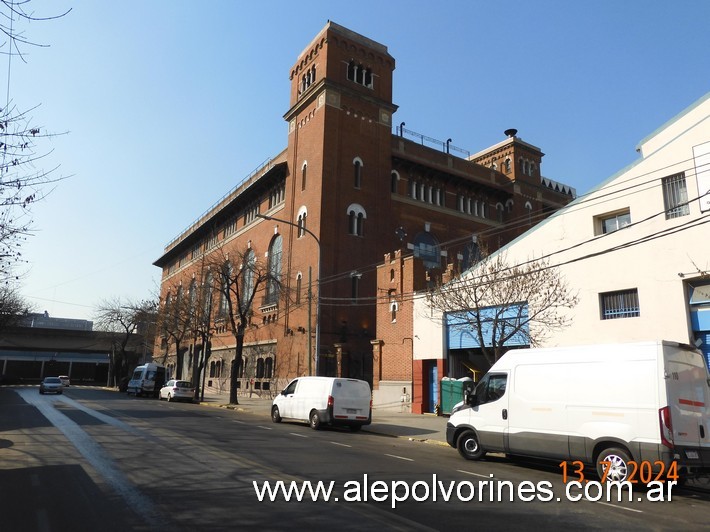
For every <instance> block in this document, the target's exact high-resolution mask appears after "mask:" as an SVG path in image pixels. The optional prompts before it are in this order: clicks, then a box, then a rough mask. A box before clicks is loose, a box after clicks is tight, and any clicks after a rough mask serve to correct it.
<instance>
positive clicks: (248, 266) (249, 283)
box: [239, 249, 256, 312]
mask: <svg viewBox="0 0 710 532" xmlns="http://www.w3.org/2000/svg"><path fill="white" fill-rule="evenodd" d="M255 264H256V256H255V255H254V250H252V249H249V250H247V252H246V253H245V254H244V263H243V264H242V290H241V293H240V294H239V297H240V299H241V301H240V302H239V306H240V307H241V309H242V312H246V311H247V310H248V307H249V301H250V300H251V299H252V296H253V294H252V292H253V291H254V266H255Z"/></svg>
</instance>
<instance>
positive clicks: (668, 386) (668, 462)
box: [446, 341, 710, 482]
mask: <svg viewBox="0 0 710 532" xmlns="http://www.w3.org/2000/svg"><path fill="white" fill-rule="evenodd" d="M610 368H613V374H614V375H632V376H633V378H629V379H626V380H625V381H624V384H623V386H622V385H620V386H606V387H604V389H603V393H599V390H600V383H604V382H606V380H608V379H609V378H610V371H611V370H610ZM541 382H544V383H545V384H544V385H542V386H541V385H540V383H541ZM707 427H710V387H709V386H708V370H707V367H706V363H705V359H704V357H703V355H702V353H701V352H700V351H698V350H696V349H693V348H691V347H689V346H685V345H683V344H678V343H676V342H668V341H651V342H637V343H618V344H608V345H587V346H567V347H550V348H541V349H511V350H510V351H508V352H507V353H506V354H505V355H503V357H502V358H501V359H500V360H498V362H496V363H495V364H494V365H493V367H491V369H490V370H489V371H488V373H487V374H486V375H485V376H484V377H483V378H482V379H481V381H480V382H479V384H478V386H477V387H476V389H475V391H474V393H473V395H470V396H469V397H468V398H467V400H466V401H465V402H464V403H460V404H459V405H457V406H456V407H454V409H453V412H452V414H451V417H450V418H449V421H448V423H447V425H446V440H447V442H448V443H449V445H451V446H452V447H455V448H457V449H458V451H459V453H460V454H461V456H463V457H464V458H466V459H468V460H479V459H481V458H483V456H484V455H485V454H486V453H487V452H499V453H506V454H508V455H510V456H519V457H528V458H535V459H544V460H552V461H553V463H555V464H558V463H560V461H561V460H562V461H570V462H572V461H575V462H574V463H575V464H577V463H580V465H581V466H583V465H584V464H588V465H590V466H593V468H595V469H596V471H597V473H598V475H599V477H600V478H608V479H609V480H615V481H620V482H623V481H625V480H627V475H633V474H634V473H635V466H636V465H638V466H639V468H640V469H639V472H640V471H641V465H645V466H648V467H649V470H648V474H651V472H652V471H653V477H654V478H655V479H657V480H658V479H659V478H660V475H662V474H663V473H664V471H669V472H670V471H671V470H672V469H671V468H675V467H677V470H678V472H679V473H680V474H681V476H682V475H684V474H685V473H691V472H692V471H693V470H694V469H697V472H702V471H703V470H704V468H706V467H707V464H708V463H710V447H708V444H707V443H706V442H707V433H706V430H707ZM632 462H634V464H633V465H632V464H631V463H632ZM672 464H675V465H672ZM644 469H645V468H644ZM579 471H581V469H580V470H579ZM664 479H665V477H664ZM633 480H635V479H633Z"/></svg>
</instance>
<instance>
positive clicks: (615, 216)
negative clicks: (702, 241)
mask: <svg viewBox="0 0 710 532" xmlns="http://www.w3.org/2000/svg"><path fill="white" fill-rule="evenodd" d="M661 189H662V192H663V210H664V211H665V215H666V220H670V219H672V218H678V217H680V216H687V215H689V214H690V206H689V203H688V188H687V184H686V181H685V174H684V173H680V174H675V175H672V176H668V177H664V178H663V179H661ZM629 225H631V210H630V209H629V208H626V209H621V210H619V211H614V212H611V213H607V214H603V215H601V216H598V217H596V218H595V220H594V234H596V235H600V234H607V233H613V232H614V231H618V230H620V229H623V228H624V227H627V226H629Z"/></svg>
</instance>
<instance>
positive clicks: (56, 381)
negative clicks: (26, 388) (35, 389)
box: [39, 377, 64, 394]
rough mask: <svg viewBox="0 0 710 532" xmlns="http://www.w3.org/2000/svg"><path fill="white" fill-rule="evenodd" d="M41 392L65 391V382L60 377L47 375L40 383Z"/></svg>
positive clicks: (59, 392)
mask: <svg viewBox="0 0 710 532" xmlns="http://www.w3.org/2000/svg"><path fill="white" fill-rule="evenodd" d="M39 393H41V394H45V393H58V394H61V393H64V383H63V382H62V379H60V378H59V377H45V378H44V380H43V381H42V382H41V383H40V384H39Z"/></svg>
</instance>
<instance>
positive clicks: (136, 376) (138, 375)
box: [133, 371, 143, 380]
mask: <svg viewBox="0 0 710 532" xmlns="http://www.w3.org/2000/svg"><path fill="white" fill-rule="evenodd" d="M142 375H143V372H142V371H134V372H133V380H138V379H140V378H141V376H142Z"/></svg>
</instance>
